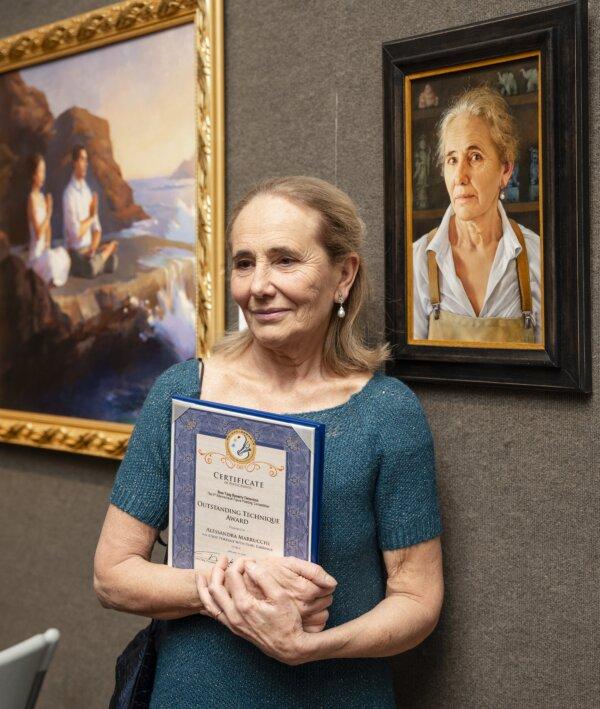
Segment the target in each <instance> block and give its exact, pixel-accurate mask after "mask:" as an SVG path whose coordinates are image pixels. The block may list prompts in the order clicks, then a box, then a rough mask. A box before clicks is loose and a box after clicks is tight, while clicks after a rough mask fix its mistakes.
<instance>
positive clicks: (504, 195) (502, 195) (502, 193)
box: [500, 187, 506, 202]
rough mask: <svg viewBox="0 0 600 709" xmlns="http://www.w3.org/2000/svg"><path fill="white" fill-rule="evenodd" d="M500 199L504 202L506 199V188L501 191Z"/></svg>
mask: <svg viewBox="0 0 600 709" xmlns="http://www.w3.org/2000/svg"><path fill="white" fill-rule="evenodd" d="M500 199H501V200H502V201H503V202H504V200H505V199H506V193H505V192H504V187H502V188H501V189H500Z"/></svg>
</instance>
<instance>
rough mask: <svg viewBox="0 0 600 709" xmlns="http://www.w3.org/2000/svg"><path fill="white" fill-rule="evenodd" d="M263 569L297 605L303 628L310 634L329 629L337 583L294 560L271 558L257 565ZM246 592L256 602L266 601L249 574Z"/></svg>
mask: <svg viewBox="0 0 600 709" xmlns="http://www.w3.org/2000/svg"><path fill="white" fill-rule="evenodd" d="M256 564H257V566H258V567H259V568H263V567H264V568H265V569H267V570H268V571H269V572H270V573H271V575H272V576H273V578H274V579H275V581H277V583H278V584H279V585H280V586H281V588H282V589H283V590H285V591H287V593H288V595H289V597H290V598H291V599H292V600H293V601H294V603H295V604H296V607H297V608H298V611H299V612H300V616H301V617H302V626H303V628H304V630H305V631H306V632H307V633H318V632H320V631H321V630H323V628H324V627H325V624H326V623H327V619H328V618H329V612H328V611H327V608H329V606H331V604H332V602H333V592H334V590H335V588H336V586H337V582H336V580H335V579H334V578H333V577H332V576H330V575H329V574H328V573H327V572H326V571H325V569H323V568H322V567H321V566H319V565H318V564H313V563H312V562H310V561H305V560H303V559H297V558H296V557H293V556H286V557H283V558H282V557H267V558H265V559H260V560H259V561H256ZM243 577H244V581H245V583H246V588H247V589H248V591H250V593H251V594H252V595H253V596H254V597H255V598H262V595H261V590H260V588H259V587H258V586H257V585H256V584H255V583H254V581H253V580H252V577H251V576H250V575H249V574H248V573H245V572H244V573H243Z"/></svg>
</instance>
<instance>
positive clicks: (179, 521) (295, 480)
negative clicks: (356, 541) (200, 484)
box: [170, 397, 325, 568]
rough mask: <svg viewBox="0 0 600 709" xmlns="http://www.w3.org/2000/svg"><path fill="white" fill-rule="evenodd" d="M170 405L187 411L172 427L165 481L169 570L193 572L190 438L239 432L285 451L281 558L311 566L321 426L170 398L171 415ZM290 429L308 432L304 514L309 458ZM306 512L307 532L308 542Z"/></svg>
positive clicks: (314, 549) (318, 494)
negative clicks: (311, 438) (168, 493)
mask: <svg viewBox="0 0 600 709" xmlns="http://www.w3.org/2000/svg"><path fill="white" fill-rule="evenodd" d="M176 403H178V404H184V405H185V404H191V406H190V407H189V408H188V409H187V410H186V411H184V412H183V413H181V414H180V415H179V416H178V417H177V419H176V420H174V421H172V431H171V434H172V435H171V445H172V452H171V466H172V469H173V470H174V471H176V474H175V475H173V473H172V475H171V477H172V480H171V496H172V499H171V515H172V518H171V535H170V536H171V554H170V558H171V563H172V565H173V566H174V567H177V568H193V566H194V530H195V493H196V475H195V473H196V471H195V463H196V436H197V435H198V434H204V435H210V436H216V437H218V438H221V439H223V440H224V439H225V437H226V435H227V433H228V432H229V431H230V430H232V429H234V428H240V427H243V428H245V429H246V430H248V431H249V432H250V433H251V434H252V435H253V436H254V438H255V440H256V443H257V445H262V446H269V447H274V448H278V449H280V450H284V451H285V453H286V484H285V496H286V500H285V521H284V554H285V555H286V556H297V557H299V558H304V559H310V560H311V561H315V562H316V561H317V560H318V548H319V527H320V523H319V522H320V519H319V514H320V497H321V487H322V466H323V443H324V434H325V426H324V424H322V423H319V422H315V421H309V420H307V419H301V418H297V417H292V416H279V415H276V414H271V413H265V412H262V411H256V410H253V409H245V408H242V407H233V406H229V405H224V404H215V403H213V402H210V401H206V400H202V399H190V398H187V397H173V399H172V404H173V410H175V404H176ZM198 406H202V407H207V408H208V409H209V410H207V409H200V408H196V407H198ZM248 416H257V417H260V418H261V419H266V421H264V420H263V421H257V420H256V419H254V418H248ZM271 422H273V423H271ZM274 424H275V425H274ZM294 425H301V426H305V427H309V428H313V429H314V452H313V459H314V460H313V474H312V490H313V495H312V510H311V509H310V505H311V499H310V490H311V475H310V462H311V452H310V450H309V448H308V446H307V445H306V443H305V442H304V441H303V440H302V438H301V437H300V436H299V435H298V434H297V433H296V431H295V430H294V429H293V426H294ZM311 512H312V529H311V534H310V538H309V516H310V513H311Z"/></svg>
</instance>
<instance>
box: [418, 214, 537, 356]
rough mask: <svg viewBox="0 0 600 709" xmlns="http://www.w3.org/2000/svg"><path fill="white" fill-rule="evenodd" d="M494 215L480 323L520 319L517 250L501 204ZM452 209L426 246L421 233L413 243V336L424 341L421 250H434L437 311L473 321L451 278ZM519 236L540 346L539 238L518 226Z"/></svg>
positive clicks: (427, 308)
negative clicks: (496, 225) (498, 229)
mask: <svg viewBox="0 0 600 709" xmlns="http://www.w3.org/2000/svg"><path fill="white" fill-rule="evenodd" d="M498 211H499V212H500V217H501V218H502V229H503V233H502V237H501V239H500V241H499V242H498V248H497V249H496V255H495V257H494V262H493V264H492V268H491V271H490V276H489V279H488V284H487V290H486V294H485V300H484V301H483V307H482V308H481V312H480V314H479V317H480V318H518V317H520V316H521V315H522V310H521V296H520V291H519V280H518V277H517V264H516V258H517V255H518V254H519V253H520V251H521V245H520V244H519V240H518V239H517V236H516V234H515V233H514V231H513V228H512V227H511V225H510V222H509V220H508V217H507V215H506V212H505V211H504V207H503V206H502V203H501V202H498ZM453 214H454V210H453V209H452V205H450V206H449V207H448V209H447V210H446V213H445V214H444V218H443V219H442V222H441V224H440V226H439V228H438V230H437V233H436V235H435V236H434V237H433V239H432V240H431V242H430V243H429V245H428V244H427V234H425V235H424V236H422V237H421V238H420V239H418V240H417V241H415V243H414V244H413V337H414V339H417V340H426V339H427V333H428V331H429V314H430V313H431V311H432V310H433V308H432V306H431V300H430V299H429V277H428V270H427V251H434V252H435V255H436V261H437V265H438V269H439V274H440V277H439V281H440V300H441V309H442V310H446V311H448V312H450V313H454V314H456V315H467V316H468V317H472V318H476V317H477V315H476V314H475V311H474V310H473V306H472V305H471V301H470V300H469V298H468V297H467V294H466V292H465V289H464V286H463V284H462V282H461V280H460V279H459V277H458V276H457V275H456V269H455V267H454V259H453V257H452V248H451V246H450V241H449V239H448V228H449V225H450V218H451V217H452V216H453ZM519 226H520V227H521V231H522V232H523V236H524V238H525V245H526V247H527V259H528V261H529V274H530V281H531V298H532V307H533V322H534V327H535V330H534V332H535V341H536V342H540V341H541V285H540V237H539V236H538V235H537V234H536V233H535V232H533V231H531V229H527V227H524V226H522V225H521V224H519Z"/></svg>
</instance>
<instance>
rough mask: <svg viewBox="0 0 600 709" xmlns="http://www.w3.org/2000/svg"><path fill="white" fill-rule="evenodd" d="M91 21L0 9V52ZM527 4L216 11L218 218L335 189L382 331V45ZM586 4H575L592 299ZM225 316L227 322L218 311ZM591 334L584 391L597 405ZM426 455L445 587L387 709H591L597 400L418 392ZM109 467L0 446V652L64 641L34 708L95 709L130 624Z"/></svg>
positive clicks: (259, 1)
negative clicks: (99, 569) (112, 572)
mask: <svg viewBox="0 0 600 709" xmlns="http://www.w3.org/2000/svg"><path fill="white" fill-rule="evenodd" d="M103 4H104V3H103V2H93V1H87V2H84V1H82V0H60V1H56V0H55V1H54V2H52V3H45V2H42V0H27V1H25V0H21V2H20V3H14V2H9V1H8V0H0V28H1V34H2V35H7V34H12V33H14V32H18V31H21V30H24V29H26V28H28V27H31V26H37V25H40V24H43V23H46V22H51V21H54V20H56V19H59V18H62V17H67V16H69V15H72V14H76V13H79V12H83V11H85V10H88V9H92V8H95V7H99V6H101V5H103ZM549 4H550V2H547V1H544V0H494V2H491V1H490V0H473V1H471V2H466V0H460V1H458V2H439V0H404V2H400V1H392V0H387V1H384V0H370V1H369V2H356V1H353V0H322V1H321V2H315V1H314V0H228V1H227V2H226V22H227V25H226V54H227V59H226V78H227V84H226V86H227V91H226V96H227V151H228V152H227V189H228V205H229V206H230V207H231V205H232V203H233V202H234V201H235V200H236V198H238V197H239V196H240V195H241V194H242V192H244V190H245V189H246V188H247V187H248V186H249V185H250V184H251V183H252V182H254V181H255V180H257V179H259V178H261V177H264V176H267V175H281V174H286V173H296V174H297V173H308V174H314V175H318V176H320V177H323V178H325V179H328V180H331V181H334V182H337V183H338V184H339V185H340V186H341V187H342V188H344V189H346V190H347V191H348V192H349V193H350V194H351V195H352V197H353V198H354V199H355V200H356V201H357V202H358V204H359V205H361V208H362V213H363V216H364V219H365V221H366V223H367V226H368V230H369V240H368V246H367V254H366V256H367V261H368V264H369V266H370V270H371V272H372V274H373V276H374V284H375V288H374V295H375V305H374V307H373V309H372V314H371V318H370V328H371V331H372V332H374V333H377V332H380V331H381V329H382V326H383V265H384V250H383V168H382V161H383V151H382V89H381V67H380V62H381V59H380V56H381V43H382V42H383V41H386V40H392V39H398V38H401V37H407V36H410V35H414V34H418V33H423V32H427V31H432V30H435V29H443V28H446V27H451V26H456V25H460V24H464V23H467V22H474V21H478V20H483V19H487V18H492V17H496V16H499V15H502V14H507V13H511V12H516V11H520V10H523V9H534V8H536V7H539V6H542V5H549ZM599 27H600V4H599V3H598V2H596V1H594V2H592V3H590V41H591V47H590V57H591V60H590V63H591V66H590V85H591V128H592V140H591V144H590V151H591V174H592V186H591V187H592V189H591V195H592V214H591V220H590V222H591V224H592V263H593V274H594V275H593V280H592V299H593V306H594V307H595V308H596V307H597V306H598V303H599V297H600V293H599V290H600V276H599V275H598V260H599V251H598V248H597V242H598V238H599V236H600V234H599V228H598V223H599V222H600V213H599V203H598V197H599V193H600V184H599V181H598V178H597V173H598V170H599V168H600V164H599V150H598V136H599V128H598V116H599V112H600V98H599V95H598V88H599V83H598V69H599V61H598V56H599V54H598V50H599V36H598V29H599ZM230 312H231V313H232V314H233V313H234V312H235V311H234V309H233V308H230ZM598 336H599V329H598V328H596V329H595V331H594V343H593V347H594V385H595V386H596V387H598V386H599V379H598V374H599V371H598V370H599V363H598V351H599V349H598ZM415 389H416V391H417V393H418V394H419V396H420V397H421V400H422V402H423V404H424V406H425V409H426V410H427V413H428V415H429V419H430V422H431V426H432V429H433V431H434V436H435V440H436V448H437V459H438V470H439V490H440V496H441V501H442V508H443V515H444V525H445V534H444V553H445V574H446V581H447V592H446V601H445V607H444V612H443V617H442V620H441V622H440V624H439V627H438V629H437V630H436V631H435V633H434V634H433V635H432V636H431V637H430V638H429V639H428V640H427V641H426V642H425V643H423V645H421V646H420V647H419V648H417V649H416V650H414V651H412V652H410V653H407V654H406V655H404V656H401V657H399V658H397V659H396V660H395V661H394V664H395V669H396V680H397V690H398V702H399V706H402V707H473V708H475V707H477V708H479V707H502V708H504V707H527V708H529V707H540V708H541V707H557V708H558V707H567V706H568V707H592V706H597V702H598V693H599V691H600V687H599V674H598V670H597V658H598V650H599V648H598V639H597V638H598V627H599V623H598V621H599V617H598V615H599V611H598V608H599V600H600V594H599V592H598V587H599V583H598V582H599V579H598V543H597V539H596V536H597V530H598V527H599V522H600V519H599V513H598V509H599V507H598V502H599V499H598V498H599V493H598V490H599V489H600V485H599V483H600V475H599V467H600V466H599V460H598V458H599V455H598V454H599V451H600V443H599V442H598V435H597V428H598V426H597V420H598V418H599V416H600V398H599V396H598V394H596V395H595V396H592V397H590V398H578V397H574V396H558V395H550V394H523V393H513V392H507V391H495V390H492V389H469V388H466V387H463V388H457V387H450V386H446V387H442V386H435V387H434V386H418V387H415ZM115 470H116V465H115V464H114V463H110V462H106V461H102V460H94V459H88V458H84V457H77V456H67V455H60V454H56V453H48V452H41V451H37V450H33V449H27V448H19V447H13V446H0V514H1V517H0V520H1V521H0V530H1V531H0V536H1V538H2V554H3V563H2V567H1V568H2V572H1V582H0V583H1V587H0V646H1V647H6V646H7V645H9V644H11V643H13V642H17V641H18V640H20V639H22V638H24V637H26V636H28V635H29V634H33V633H34V632H38V631H39V630H41V629H42V628H46V627H48V626H50V625H56V626H57V627H59V628H60V629H61V630H62V632H63V639H62V642H61V645H60V647H59V650H58V652H57V655H56V658H55V663H54V666H53V667H52V669H51V672H50V674H49V676H48V680H47V684H46V686H45V687H44V691H43V698H42V701H41V702H40V706H41V707H68V708H71V707H83V706H85V707H102V706H105V705H106V703H107V698H108V695H109V691H110V687H111V681H112V670H113V660H114V657H115V655H116V654H117V651H119V650H120V649H121V647H122V646H123V645H124V644H125V642H126V640H127V639H128V638H129V637H130V636H131V635H132V633H133V631H134V629H136V628H137V627H140V626H141V625H142V621H141V620H140V619H135V618H130V617H127V616H124V615H118V614H116V613H111V612H109V611H104V610H102V609H101V608H100V607H99V606H98V605H97V603H96V602H95V599H94V597H93V594H92V592H91V564H92V555H93V550H94V546H95V541H96V538H97V534H98V530H99V526H100V523H101V520H102V518H103V515H104V510H105V506H106V498H107V495H108V492H109V489H110V486H111V482H112V478H113V475H114V473H115Z"/></svg>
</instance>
